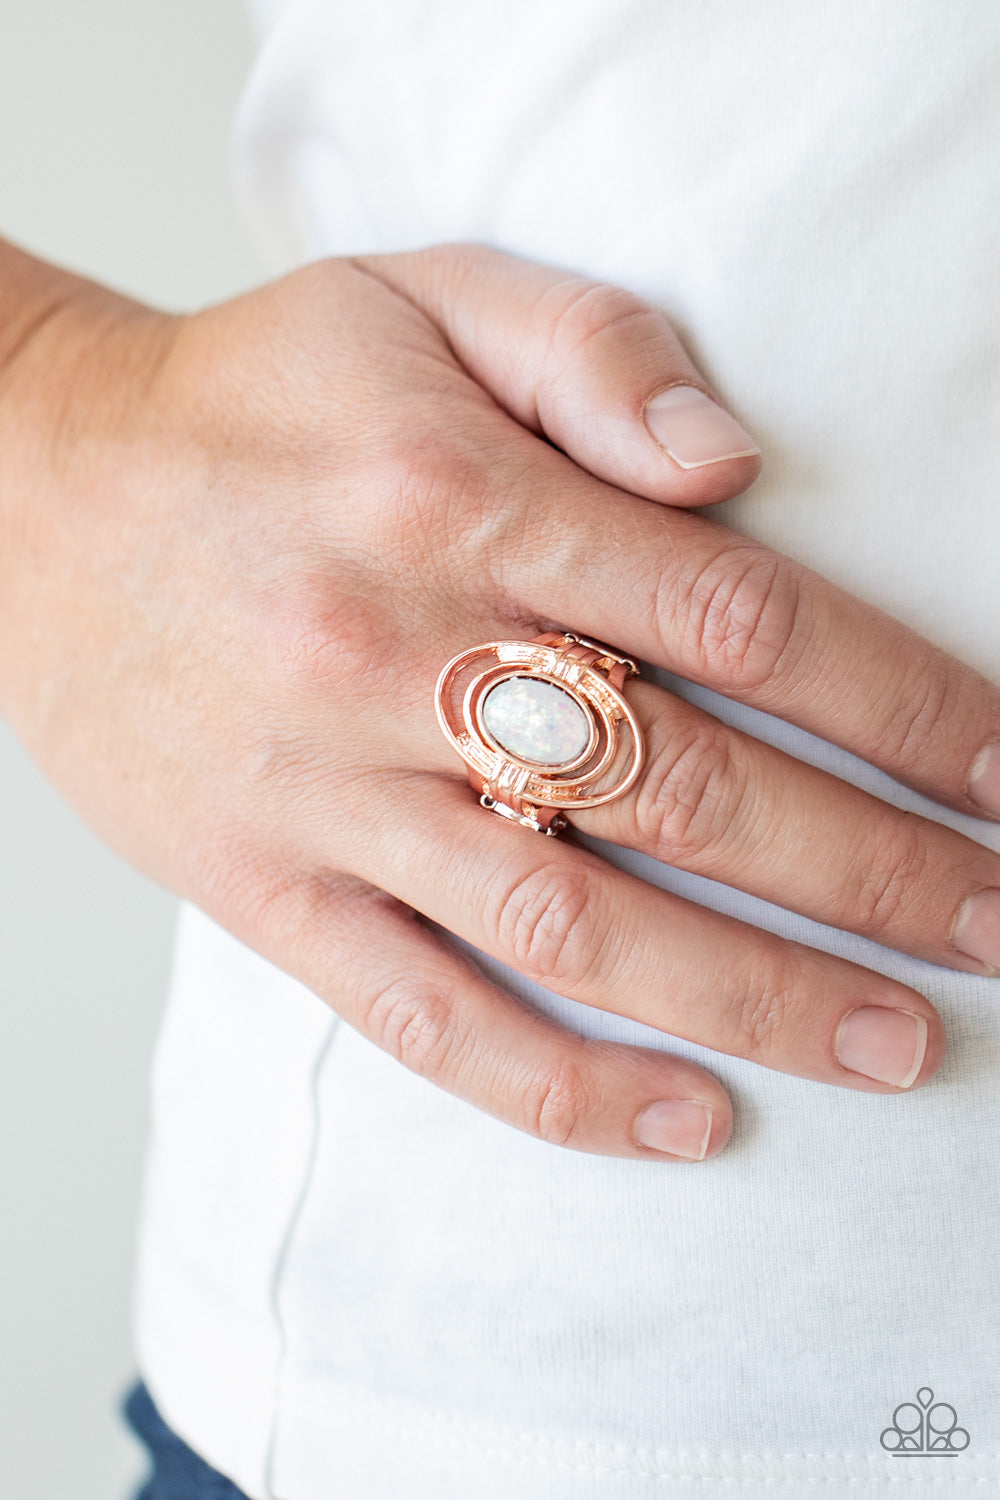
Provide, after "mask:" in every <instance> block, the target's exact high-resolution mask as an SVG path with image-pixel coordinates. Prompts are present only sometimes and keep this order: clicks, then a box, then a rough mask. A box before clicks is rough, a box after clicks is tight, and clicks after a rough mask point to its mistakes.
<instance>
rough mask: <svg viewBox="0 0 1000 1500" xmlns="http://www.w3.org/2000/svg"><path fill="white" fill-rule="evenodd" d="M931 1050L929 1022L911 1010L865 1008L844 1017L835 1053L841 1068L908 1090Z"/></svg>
mask: <svg viewBox="0 0 1000 1500" xmlns="http://www.w3.org/2000/svg"><path fill="white" fill-rule="evenodd" d="M926 1050H927V1022H926V1021H925V1020H924V1018H923V1016H917V1015H914V1013H913V1011H911V1010H887V1009H886V1008H885V1007H884V1006H881V1005H863V1006H862V1007H861V1009H860V1010H852V1011H851V1013H850V1014H849V1015H847V1016H845V1017H844V1019H843V1020H842V1021H841V1023H840V1027H839V1029H838V1031H837V1039H836V1042H835V1043H834V1051H835V1052H836V1054H837V1061H838V1062H839V1063H840V1065H841V1067H843V1068H849V1069H850V1071H851V1072H852V1073H863V1074H864V1075H865V1077H866V1078H875V1079H877V1080H878V1082H879V1083H894V1084H895V1085H896V1087H897V1088H901V1089H908V1088H909V1087H910V1084H911V1083H912V1082H913V1080H914V1079H915V1078H916V1076H917V1074H918V1073H919V1072H920V1065H921V1063H922V1062H923V1060H924V1053H925V1052H926Z"/></svg>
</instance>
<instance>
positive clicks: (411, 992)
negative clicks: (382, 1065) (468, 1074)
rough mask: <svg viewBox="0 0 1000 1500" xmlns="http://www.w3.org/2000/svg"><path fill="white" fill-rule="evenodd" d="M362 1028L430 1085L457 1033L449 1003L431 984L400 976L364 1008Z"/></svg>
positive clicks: (451, 1049)
mask: <svg viewBox="0 0 1000 1500" xmlns="http://www.w3.org/2000/svg"><path fill="white" fill-rule="evenodd" d="M364 1027H365V1031H366V1032H367V1034H368V1036H369V1037H370V1038H371V1039H372V1041H373V1042H375V1044H376V1045H377V1046H379V1047H381V1048H382V1049H383V1050H384V1051H386V1052H388V1053H389V1054H390V1056H392V1057H394V1058H395V1059H396V1061H397V1062H400V1063H402V1064H403V1066H404V1067H405V1068H409V1069H410V1071H411V1072H413V1073H419V1074H420V1075H421V1076H422V1077H424V1078H428V1079H430V1080H431V1081H432V1082H433V1081H435V1080H436V1079H438V1078H440V1077H441V1076H442V1074H443V1073H444V1072H445V1069H446V1068H447V1066H448V1064H449V1062H450V1061H451V1059H452V1057H453V1053H454V1050H455V1047H456V1042H457V1034H456V1027H455V1015H454V1010H453V1008H452V1006H451V1003H450V1001H449V1000H448V999H447V997H446V996H445V995H443V994H442V993H441V991H440V990H438V989H436V988H435V987H434V986H433V985H431V984H427V983H424V982H422V981H421V980H419V979H415V978H410V977H401V978H398V979H394V980H393V981H392V982H391V983H389V984H387V985H384V986H383V987H382V988H381V989H380V990H379V991H378V993H377V994H376V995H375V997H374V998H373V1000H372V1001H371V1003H370V1004H369V1005H368V1007H367V1009H366V1012H365V1015H364Z"/></svg>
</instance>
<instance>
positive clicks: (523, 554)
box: [502, 454, 1000, 817]
mask: <svg viewBox="0 0 1000 1500" xmlns="http://www.w3.org/2000/svg"><path fill="white" fill-rule="evenodd" d="M551 463H552V466H553V471H552V482H551V484H550V485H549V487H548V490H547V500H546V503H545V504H544V505H543V504H540V503H539V499H538V493H537V488H533V489H532V491H531V493H530V496H529V495H526V496H525V498H524V501H523V510H524V514H525V518H526V519H525V523H524V526H523V529H522V530H521V531H517V532H516V533H514V534H517V535H518V536H519V537H520V538H521V540H520V544H519V545H518V546H517V547H516V548H515V547H511V548H510V549H509V550H508V552H507V554H506V556H505V558H504V559H503V564H502V565H503V569H504V575H503V584H504V587H505V588H506V589H507V590H508V591H509V593H510V594H511V596H513V597H514V598H517V599H518V600H519V601H520V602H521V603H522V604H523V606H524V608H525V613H526V615H529V614H532V615H534V617H536V618H538V619H540V620H546V621H548V620H551V621H554V622H556V624H557V625H558V626H560V627H561V628H566V629H570V630H575V631H579V632H581V633H582V634H584V635H592V636H595V637H597V638H598V639H599V640H603V641H607V642H609V643H610V644H614V645H615V646H617V647H619V648H621V649H624V650H626V651H629V652H632V653H634V654H635V655H637V656H639V657H641V658H643V659H645V660H647V661H652V662H655V663H657V664H658V665H659V666H662V667H666V668H667V669H668V670H670V671H673V672H676V673H678V674H679V675H680V676H682V677H687V678H690V679H691V680H692V681H695V682H699V683H703V684H704V685H705V686H707V687H710V688H714V689H715V690H716V691H717V692H720V693H723V694H725V695H726V696H728V697H730V698H736V699H738V700H739V701H741V702H743V703H748V704H751V705H752V706H753V707H755V708H759V709H763V710H765V711H766V712H768V713H771V714H776V715H778V716H779V717H781V718H783V719H787V720H789V721H790V722H792V723H795V724H799V725H801V727H802V728H803V729H807V730H809V731H810V732H811V733H813V734H816V735H819V736H820V737H822V738H823V739H825V740H829V741H831V742H832V743H834V744H839V745H841V746H843V747H844V748H845V749H846V750H849V751H851V752H852V753H853V754H855V755H858V756H860V757H861V758H862V759H864V760H866V761H869V762H871V764H872V765H875V766H878V767H879V768H880V769H882V770H883V771H887V772H888V773H889V774H890V775H891V776H895V777H896V778H897V779H898V780H900V781H904V782H906V783H907V784H908V785H910V786H913V787H915V788H916V789H917V790H918V791H921V792H923V793H925V795H927V796H929V797H933V798H934V799H935V800H937V801H939V802H945V803H948V804H949V805H951V806H953V807H956V808H958V809H960V810H961V811H962V812H966V813H971V814H974V815H978V816H980V817H982V816H983V815H987V816H992V817H1000V691H998V689H997V688H996V687H995V686H994V685H993V684H991V683H989V682H987V681H986V679H985V678H983V677H981V676H980V675H979V673H977V672H975V671H973V670H972V669H971V668H970V667H967V666H965V665H963V664H962V663H961V662H958V661H956V660H955V658H954V657H951V656H949V655H948V654H947V653H946V652H944V651H941V650H939V649H938V648H937V647H935V646H932V645H931V644H930V642H929V641H926V640H924V639H923V638H922V637H921V636H918V635H917V634H916V633H915V632H914V631H912V630H909V629H907V627H906V626H904V625H901V624H900V623H899V622H898V621H896V620H893V619H891V618H890V617H889V616H888V615H885V614H883V613H882V612H881V611H880V610H877V609H875V608H874V607H872V606H871V605H868V604H865V603H863V602H862V601H861V600H859V599H856V598H854V597H852V596H851V595H850V594H847V593H845V592H844V591H843V590H841V589H838V588H837V587H835V585H833V584H831V583H828V582H827V581H826V580H825V579H822V578H820V577H819V576H818V575H817V574H815V573H813V572H811V571H810V570H809V569H808V568H804V567H802V566H801V565H800V564H798V563H796V562H793V561H792V560H791V559H790V558H787V557H782V556H781V555H780V554H778V553H775V552H772V551H770V550H769V549H768V548H766V547H763V546H761V545H759V544H758V543H756V542H753V541H751V540H749V539H748V538H745V537H740V536H737V535H735V534H734V533H733V532H731V531H728V530H726V529H725V528H724V527H722V526H718V525H716V524H715V523H714V522H712V521H709V520H707V519H706V518H705V517H702V516H693V515H689V514H682V513H678V512H675V511H667V510H661V509H658V508H656V507H653V506H649V505H643V504H641V503H640V502H638V501H636V500H635V499H633V498H632V497H630V496H625V495H621V494H618V495H617V497H615V492H612V491H610V490H608V489H607V488H606V487H604V486H598V485H595V483H594V482H593V481H588V480H587V479H586V478H585V476H583V475H580V474H579V473H577V472H575V471H573V470H572V469H571V468H570V467H569V465H567V464H566V463H565V460H558V458H557V455H554V454H553V455H552V456H551ZM557 463H558V464H559V465H560V468H559V472H558V474H557V473H556V465H557ZM536 485H537V476H536ZM568 516H572V521H573V523H572V525H568V524H566V523H565V520H564V519H563V518H564V517H568Z"/></svg>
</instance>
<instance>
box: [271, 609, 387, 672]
mask: <svg viewBox="0 0 1000 1500" xmlns="http://www.w3.org/2000/svg"><path fill="white" fill-rule="evenodd" d="M260 636H261V646H262V650H263V654H264V656H265V659H266V661H267V662H268V664H269V666H270V668H271V671H272V674H273V675H274V676H275V677H276V678H277V679H278V680H279V681H280V682H283V683H285V684H286V685H288V686H290V687H292V688H297V689H304V690H309V689H313V688H320V689H322V690H323V691H324V692H326V691H329V690H330V689H331V688H347V687H349V686H350V685H351V684H352V683H353V682H355V681H358V680H364V678H365V676H366V675H370V674H371V672H372V670H373V667H374V668H375V669H376V670H377V668H378V664H379V661H380V659H382V658H383V657H385V658H387V657H388V652H387V651H386V647H387V645H388V643H389V642H390V640H391V629H390V625H389V622H388V620H387V619H385V618H383V617H382V616H381V614H380V611H379V610H378V608H377V607H376V605H375V603H374V602H373V601H371V600H362V599H360V598H357V597H354V596H352V595H351V594H350V593H348V592H343V593H341V594H340V595H339V596H338V595H337V593H336V592H335V591H334V590H332V589H331V588H330V587H329V584H328V582H326V581H317V582H316V583H315V584H314V585H313V584H309V583H306V584H305V585H303V586H293V587H290V588H289V589H288V590H287V591H286V592H284V593H283V594H282V596H281V597H280V598H278V599H275V600H273V601H270V602H269V604H268V605H267V607H266V608H265V611H264V617H263V619H262V621H261V630H260Z"/></svg>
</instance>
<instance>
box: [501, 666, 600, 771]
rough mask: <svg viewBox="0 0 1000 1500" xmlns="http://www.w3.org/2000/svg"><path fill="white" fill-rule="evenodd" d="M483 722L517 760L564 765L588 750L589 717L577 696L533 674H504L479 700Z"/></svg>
mask: <svg viewBox="0 0 1000 1500" xmlns="http://www.w3.org/2000/svg"><path fill="white" fill-rule="evenodd" d="M483 723H484V724H485V725H486V728H487V729H488V730H489V732H490V734H491V735H492V736H493V738H494V740H496V742H497V744H498V745H499V746H500V747H501V749H503V750H507V751H509V752H510V754H511V755H516V756H517V758H518V760H527V761H531V762H532V763H533V764H534V765H540V766H564V765H568V764H569V762H570V761H574V760H576V759H577V757H578V756H580V755H582V754H583V752H584V750H586V748H587V745H588V743H589V741H590V720H589V718H588V716H587V714H586V712H585V711H584V710H583V709H582V708H581V707H580V705H579V703H577V701H576V699H575V698H571V697H570V695H569V693H564V692H563V690H562V688H558V687H556V686H555V684H554V683H551V682H541V681H539V679H538V678H537V677H508V678H506V679H505V680H504V681H503V682H498V683H497V685H496V687H495V688H491V689H490V691H489V692H488V693H487V694H486V697H485V698H484V699H483Z"/></svg>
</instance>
